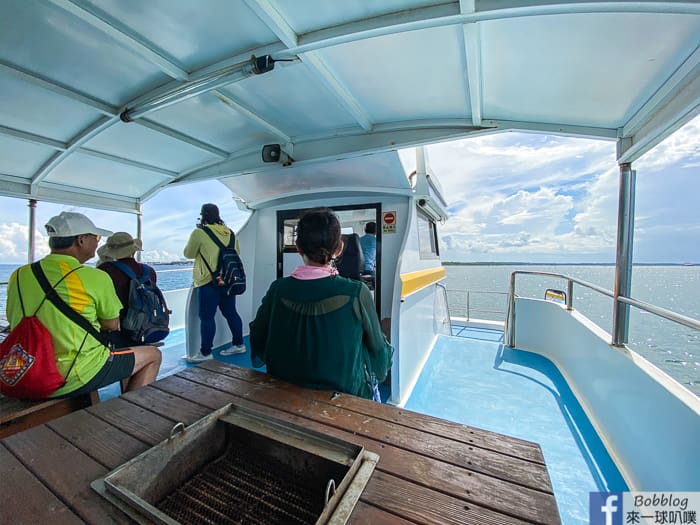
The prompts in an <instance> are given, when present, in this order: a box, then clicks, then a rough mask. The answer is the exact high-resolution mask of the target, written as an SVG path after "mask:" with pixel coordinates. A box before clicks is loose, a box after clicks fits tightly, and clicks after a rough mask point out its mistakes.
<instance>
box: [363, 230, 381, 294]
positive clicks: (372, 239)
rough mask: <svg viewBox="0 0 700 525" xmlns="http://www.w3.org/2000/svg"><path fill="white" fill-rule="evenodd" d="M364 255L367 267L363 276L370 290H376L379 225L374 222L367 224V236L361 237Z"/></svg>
mask: <svg viewBox="0 0 700 525" xmlns="http://www.w3.org/2000/svg"><path fill="white" fill-rule="evenodd" d="M360 246H361V247H362V255H363V256H364V258H365V266H364V269H363V272H362V275H363V276H365V278H364V279H363V280H364V281H365V283H366V284H367V286H369V289H370V290H374V281H375V275H376V273H375V267H376V263H377V223H376V222H374V221H371V222H368V223H367V224H365V234H364V235H363V236H362V237H360Z"/></svg>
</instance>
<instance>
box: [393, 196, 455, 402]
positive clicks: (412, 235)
mask: <svg viewBox="0 0 700 525" xmlns="http://www.w3.org/2000/svg"><path fill="white" fill-rule="evenodd" d="M417 213H418V212H417V208H416V206H415V205H412V206H411V207H410V214H409V219H410V220H409V224H408V234H407V235H406V240H405V244H404V247H403V250H402V253H401V262H400V272H399V276H397V277H399V278H398V279H397V281H396V290H397V300H396V308H397V311H400V322H399V323H398V324H394V326H393V332H392V335H393V339H394V342H395V345H394V346H395V348H400V351H398V350H396V351H395V353H394V367H393V369H392V376H391V381H392V385H391V395H392V402H393V403H395V404H398V405H403V404H404V403H405V402H406V401H407V400H408V398H409V396H410V395H411V392H412V390H413V387H414V385H415V382H416V380H417V379H418V376H419V375H420V372H421V370H422V369H423V365H424V364H425V361H426V360H427V358H428V356H429V355H430V351H431V350H432V347H433V344H434V343H435V338H436V336H437V334H438V332H439V331H440V326H439V323H436V319H437V318H441V317H442V315H443V314H442V313H441V312H440V311H438V306H439V301H436V292H437V285H436V284H431V285H429V286H427V287H425V288H423V289H421V290H418V291H416V292H414V293H411V294H410V295H407V296H406V297H404V298H403V299H402V300H401V299H400V297H401V290H402V285H403V283H402V281H401V279H400V275H401V274H410V273H412V272H417V271H421V270H428V269H431V268H439V267H441V266H442V262H441V260H440V258H439V257H425V256H421V253H420V245H419V241H418V229H417ZM439 226H440V225H439V224H438V228H439Z"/></svg>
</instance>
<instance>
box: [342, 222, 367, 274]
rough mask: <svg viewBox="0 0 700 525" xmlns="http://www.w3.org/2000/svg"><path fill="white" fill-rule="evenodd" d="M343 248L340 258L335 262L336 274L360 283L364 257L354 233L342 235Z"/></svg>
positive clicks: (358, 237) (358, 238) (358, 239)
mask: <svg viewBox="0 0 700 525" xmlns="http://www.w3.org/2000/svg"><path fill="white" fill-rule="evenodd" d="M342 238H343V242H344V243H345V247H344V248H343V253H342V254H341V256H340V258H339V259H338V260H337V261H336V268H338V273H339V274H340V275H342V276H343V277H348V278H350V279H355V280H356V281H360V280H361V279H360V274H361V273H362V272H363V270H364V267H365V256H364V255H363V254H362V247H361V246H360V236H359V235H357V234H356V233H351V234H343V236H342Z"/></svg>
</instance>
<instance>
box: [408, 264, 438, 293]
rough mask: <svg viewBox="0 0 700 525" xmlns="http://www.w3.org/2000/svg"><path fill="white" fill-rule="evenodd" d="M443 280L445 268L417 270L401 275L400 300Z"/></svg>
mask: <svg viewBox="0 0 700 525" xmlns="http://www.w3.org/2000/svg"><path fill="white" fill-rule="evenodd" d="M444 278H445V267H444V266H440V267H438V268H428V269H427V270H419V271H417V272H410V273H402V274H401V282H402V283H403V284H402V286H401V299H404V298H405V297H407V296H409V295H411V294H412V293H414V292H417V291H418V290H421V289H423V288H425V287H426V286H430V285H431V284H433V283H436V282H438V281H441V280H442V279H444Z"/></svg>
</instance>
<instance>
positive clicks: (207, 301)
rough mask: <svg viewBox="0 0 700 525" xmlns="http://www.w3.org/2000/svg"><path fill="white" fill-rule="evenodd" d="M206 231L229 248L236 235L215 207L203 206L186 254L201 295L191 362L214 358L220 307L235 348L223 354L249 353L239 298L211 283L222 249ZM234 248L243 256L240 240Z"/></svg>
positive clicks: (210, 205)
mask: <svg viewBox="0 0 700 525" xmlns="http://www.w3.org/2000/svg"><path fill="white" fill-rule="evenodd" d="M205 228H206V229H208V230H210V231H211V232H213V233H214V235H216V236H217V237H218V239H219V240H220V241H221V242H222V244H223V245H224V246H228V245H229V243H230V241H231V236H232V235H233V232H232V231H231V230H230V229H229V228H228V226H226V224H224V221H222V220H221V216H220V215H219V208H218V207H217V206H216V204H203V205H202V211H201V220H200V223H199V224H198V225H197V227H196V228H195V229H194V231H193V232H192V233H191V234H190V238H189V240H188V241H187V246H185V249H184V252H183V253H184V255H185V257H187V258H188V259H194V268H193V269H192V272H193V278H194V287H195V288H196V289H197V293H198V295H199V322H200V333H201V346H200V351H199V353H198V354H196V355H194V356H190V357H188V358H187V360H188V361H189V362H191V363H198V362H200V361H206V360H208V359H212V358H213V356H212V353H211V352H212V346H213V344H214V335H215V334H216V321H215V319H214V316H215V315H216V309H217V308H218V309H219V310H221V313H222V314H223V316H224V318H225V319H226V322H227V323H228V327H229V329H230V330H231V334H232V337H233V338H232V341H231V343H232V347H231V348H227V349H225V350H222V351H221V352H220V353H221V355H223V356H227V355H234V354H243V353H245V351H246V347H245V345H244V344H243V321H241V317H240V316H239V315H238V312H237V311H236V296H235V295H233V294H228V293H227V292H226V289H225V288H224V287H222V286H218V285H217V283H215V282H213V280H212V274H211V272H210V271H209V268H211V270H212V271H214V272H215V271H216V270H217V269H218V262H219V261H218V257H219V248H218V246H217V245H216V244H215V243H214V241H213V240H212V239H211V238H209V235H207V233H206V232H205V231H204V229H205ZM235 248H236V253H238V254H240V250H239V248H238V239H236V240H235ZM205 261H206V262H205ZM207 265H208V266H209V268H207Z"/></svg>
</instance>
